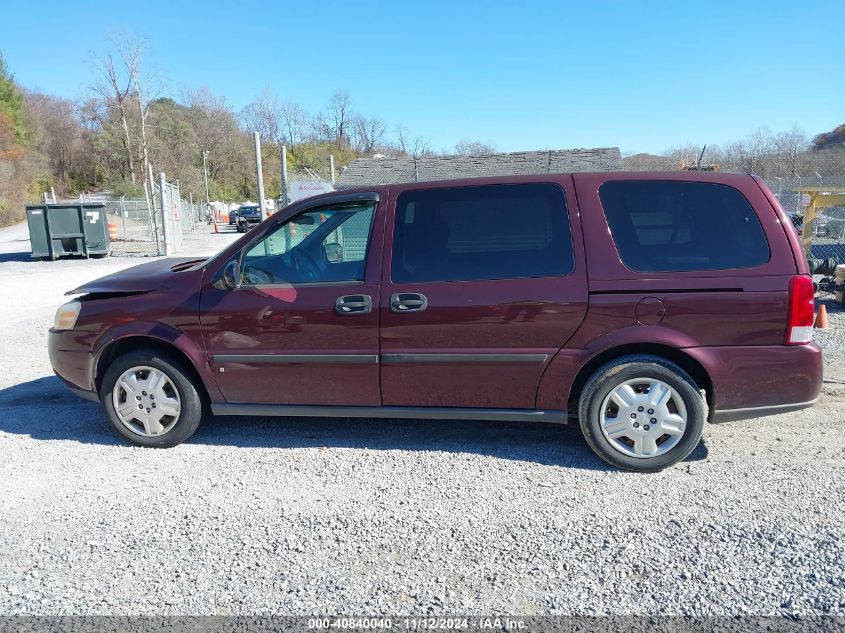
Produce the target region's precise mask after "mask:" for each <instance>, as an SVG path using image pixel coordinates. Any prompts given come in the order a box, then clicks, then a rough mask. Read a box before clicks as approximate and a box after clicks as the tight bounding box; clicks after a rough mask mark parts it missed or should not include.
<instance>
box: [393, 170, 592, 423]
mask: <svg viewBox="0 0 845 633" xmlns="http://www.w3.org/2000/svg"><path fill="white" fill-rule="evenodd" d="M390 198H391V206H392V207H393V208H392V213H390V217H391V220H390V221H389V222H388V228H387V231H388V234H392V236H393V239H392V240H388V244H387V247H386V248H385V257H384V263H383V272H382V276H383V279H384V282H383V285H382V295H381V297H382V298H381V362H382V365H381V391H382V402H383V403H384V404H385V405H394V406H426V407H483V408H506V409H522V408H524V409H533V408H534V407H535V401H536V392H537V387H538V384H539V381H540V377H541V376H542V373H543V371H544V370H545V368H546V366H547V365H548V363H549V361H550V360H551V359H552V357H553V356H554V355H555V353H556V352H557V351H558V350H559V349H560V348H561V347H562V346H563V345H564V344H565V343H566V342H567V340H569V338H570V337H571V336H572V335H573V334H574V332H575V331H576V329H577V328H578V326H579V325H580V324H581V321H582V320H583V319H584V316H585V314H586V310H587V278H586V273H585V269H584V255H583V242H582V239H581V230H580V225H579V224H578V218H577V209H575V208H574V205H575V202H574V201H575V196H574V191H573V190H572V180H571V177H569V176H565V177H560V181H559V182H557V183H554V182H541V181H539V180H538V181H536V182H531V181H528V182H526V180H525V179H522V180H520V181H516V182H514V183H512V184H497V185H480V186H479V185H473V186H464V187H455V186H451V187H444V186H443V185H438V184H436V183H432V184H427V185H404V186H401V187H397V188H395V189H394V188H393V187H391V195H390ZM391 242H392V243H391Z"/></svg>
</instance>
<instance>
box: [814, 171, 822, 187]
mask: <svg viewBox="0 0 845 633" xmlns="http://www.w3.org/2000/svg"><path fill="white" fill-rule="evenodd" d="M815 174H816V176H818V179H819V189H821V188H822V175H821V174H820V173H819V172H815Z"/></svg>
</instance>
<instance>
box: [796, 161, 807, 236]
mask: <svg viewBox="0 0 845 633" xmlns="http://www.w3.org/2000/svg"><path fill="white" fill-rule="evenodd" d="M795 177H796V178H798V195H797V196H796V198H795V213H798V212H799V211H800V210H801V176H799V175H798V174H795ZM804 228H805V229H806V228H807V227H804Z"/></svg>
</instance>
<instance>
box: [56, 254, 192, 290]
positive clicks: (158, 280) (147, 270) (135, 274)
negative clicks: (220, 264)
mask: <svg viewBox="0 0 845 633" xmlns="http://www.w3.org/2000/svg"><path fill="white" fill-rule="evenodd" d="M204 261H205V258H199V259H198V258H196V257H178V258H173V257H171V258H168V259H160V260H156V261H152V262H149V263H146V264H140V265H138V266H133V267H132V268H127V269H126V270H121V271H120V272H117V273H114V274H111V275H107V276H106V277H100V278H99V279H95V280H94V281H89V282H88V283H86V284H82V285H81V286H79V287H78V288H74V289H73V290H69V291H67V292H66V293H65V294H66V295H78V294H89V293H109V294H111V293H140V292H148V291H150V290H155V289H156V288H160V287H161V286H163V285H164V284H165V282H166V281H167V280H168V279H169V278H170V277H172V276H173V275H174V274H177V273H180V272H182V271H185V270H188V269H190V268H193V267H194V266H195V265H196V264H199V263H202V262H204Z"/></svg>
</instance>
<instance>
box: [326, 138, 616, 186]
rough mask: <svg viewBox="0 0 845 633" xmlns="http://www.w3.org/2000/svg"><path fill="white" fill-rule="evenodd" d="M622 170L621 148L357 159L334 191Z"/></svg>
mask: <svg viewBox="0 0 845 633" xmlns="http://www.w3.org/2000/svg"><path fill="white" fill-rule="evenodd" d="M621 169H622V156H621V154H620V152H619V148H618V147H598V148H593V149H559V150H543V151H538V152H510V153H506V154H487V155H484V156H426V157H422V158H356V159H355V160H353V161H352V162H351V163H349V165H348V166H347V167H346V168H344V169H343V170H342V171H341V173H340V177H339V178H338V179H337V182H336V183H335V187H336V188H337V189H352V188H355V187H367V186H371V185H390V184H395V183H401V182H425V181H430V180H450V179H453V178H476V177H482V176H516V175H530V174H553V173H567V172H573V171H619V170H621Z"/></svg>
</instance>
